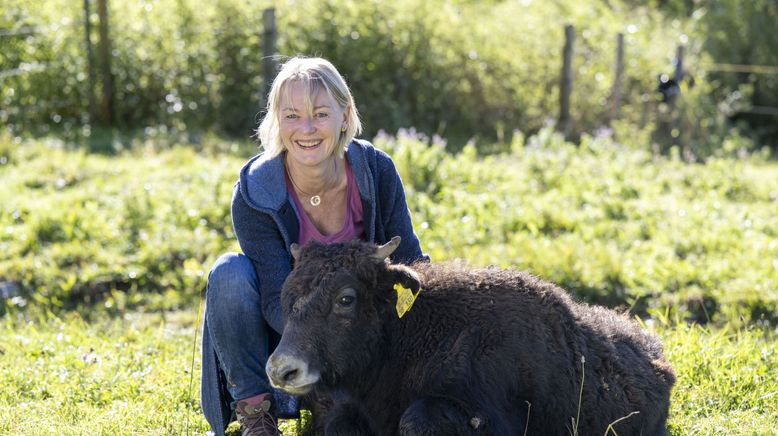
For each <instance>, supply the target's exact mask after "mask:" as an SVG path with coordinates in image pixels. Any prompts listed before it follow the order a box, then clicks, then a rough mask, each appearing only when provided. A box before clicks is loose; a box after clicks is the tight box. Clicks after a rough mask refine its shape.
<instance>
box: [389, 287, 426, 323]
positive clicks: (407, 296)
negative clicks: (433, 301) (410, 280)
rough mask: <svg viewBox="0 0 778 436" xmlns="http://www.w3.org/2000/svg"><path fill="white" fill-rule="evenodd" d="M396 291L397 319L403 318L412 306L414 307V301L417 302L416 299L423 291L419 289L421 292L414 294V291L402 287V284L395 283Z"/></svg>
mask: <svg viewBox="0 0 778 436" xmlns="http://www.w3.org/2000/svg"><path fill="white" fill-rule="evenodd" d="M394 290H395V291H397V306H396V309H397V317H398V318H402V317H403V315H405V313H406V312H408V311H409V310H411V306H413V303H414V301H416V297H418V296H419V293H420V292H421V289H419V292H417V293H416V294H414V293H413V291H411V290H410V289H408V288H406V287H405V286H403V285H401V284H400V283H395V284H394Z"/></svg>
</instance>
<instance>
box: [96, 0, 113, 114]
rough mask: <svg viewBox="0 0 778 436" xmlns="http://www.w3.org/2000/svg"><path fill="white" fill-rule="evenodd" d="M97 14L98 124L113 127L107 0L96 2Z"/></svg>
mask: <svg viewBox="0 0 778 436" xmlns="http://www.w3.org/2000/svg"><path fill="white" fill-rule="evenodd" d="M97 14H98V16H99V17H100V25H99V29H100V45H99V47H98V53H99V56H100V75H101V81H102V84H103V94H102V99H101V101H100V122H101V124H102V125H103V126H106V127H111V126H113V121H114V116H113V75H112V74H111V39H110V37H109V36H108V0H97Z"/></svg>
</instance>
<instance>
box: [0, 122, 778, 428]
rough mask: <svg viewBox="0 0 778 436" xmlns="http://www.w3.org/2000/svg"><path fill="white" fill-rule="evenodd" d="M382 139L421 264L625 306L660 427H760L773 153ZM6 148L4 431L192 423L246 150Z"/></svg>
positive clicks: (769, 420)
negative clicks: (495, 150) (655, 351)
mask: <svg viewBox="0 0 778 436" xmlns="http://www.w3.org/2000/svg"><path fill="white" fill-rule="evenodd" d="M375 143H376V144H377V145H378V146H380V147H382V148H384V149H386V150H388V151H389V152H390V153H392V155H393V156H394V158H395V161H396V162H397V165H398V168H399V170H400V172H401V173H402V176H403V178H404V180H405V182H406V189H407V191H408V196H409V197H408V198H409V201H410V207H411V209H412V213H413V217H414V220H415V226H416V229H417V230H418V232H419V235H420V237H421V240H422V241H423V248H424V249H425V250H427V251H428V252H429V253H430V254H431V255H432V257H433V259H434V260H435V261H437V262H443V261H448V260H455V259H457V258H459V259H460V260H459V261H462V262H469V263H470V264H472V265H474V266H485V265H489V264H498V265H502V266H514V267H516V268H520V269H526V270H529V271H532V272H534V273H535V274H538V275H540V276H542V277H544V278H546V279H549V280H553V281H556V282H558V283H560V284H562V285H564V286H566V287H567V288H568V289H569V290H571V292H573V294H574V295H575V296H576V297H577V298H579V299H583V300H587V301H592V302H599V303H604V304H608V305H609V306H612V307H622V309H624V310H629V311H630V312H631V313H633V314H636V315H640V316H641V317H642V319H643V321H642V322H643V323H644V325H645V327H646V328H648V329H651V330H653V331H655V332H657V333H658V334H659V335H660V336H661V337H662V339H663V340H664V342H665V348H666V352H667V355H668V358H669V360H670V362H671V363H672V364H673V366H674V367H675V369H676V372H677V373H678V383H677V385H676V388H675V389H674V391H673V398H672V411H671V419H670V430H671V434H673V435H687V434H705V435H710V434H721V435H734V434H742V435H752V434H760V435H761V434H765V435H768V434H774V429H775V428H776V424H778V402H776V401H775V399H776V395H778V382H777V380H778V331H777V330H776V312H777V311H776V306H777V305H778V286H776V284H777V283H778V272H777V271H778V234H776V227H775V225H774V222H773V221H774V216H775V215H776V212H778V211H776V204H778V202H776V199H777V197H778V166H776V165H775V163H774V162H771V161H767V160H765V159H764V158H763V157H760V156H758V155H752V156H750V157H748V158H746V159H742V160H735V159H733V158H716V159H709V161H708V162H707V163H705V164H693V165H692V164H688V163H683V162H682V161H681V160H680V158H678V157H677V156H676V157H673V156H670V157H662V156H655V155H652V154H650V153H647V152H645V151H641V150H630V149H628V148H625V147H624V146H621V145H618V144H617V143H615V142H613V141H612V140H611V139H610V138H607V137H596V138H589V137H585V138H584V141H583V143H582V146H580V147H578V146H575V145H573V144H570V143H567V142H565V141H563V140H562V139H561V138H560V137H559V136H558V135H556V134H554V133H553V132H552V131H550V130H543V131H541V133H540V134H538V135H537V136H533V137H530V138H527V139H526V140H519V139H518V138H515V141H514V142H513V144H512V147H511V150H510V151H509V152H505V153H503V154H501V155H493V156H489V157H478V156H477V155H476V153H475V149H474V147H466V148H465V149H464V150H463V151H462V152H460V153H457V154H449V153H446V152H445V150H444V149H445V147H444V146H443V145H442V144H435V145H428V144H427V141H426V138H420V137H419V135H418V134H412V132H403V133H402V134H400V135H398V136H396V137H394V136H382V137H378V138H376V139H375ZM0 144H1V145H0V161H2V162H4V164H3V165H0V182H1V183H0V204H2V205H3V208H2V209H1V211H2V214H0V252H2V253H3V256H0V288H1V289H0V291H2V292H3V293H4V294H3V298H2V299H0V301H3V305H4V306H3V307H2V311H3V312H4V313H5V314H4V315H3V317H2V322H0V386H2V389H0V433H4V434H6V433H7V434H40V433H58V434H95V433H97V434H101V433H117V432H118V433H119V434H138V433H140V434H180V433H202V432H203V431H205V430H206V429H207V424H206V423H205V421H204V418H203V417H202V414H201V411H200V405H199V380H198V377H199V365H200V362H199V357H193V356H199V351H198V349H197V346H196V342H197V341H196V338H195V335H196V334H197V329H198V327H199V326H200V324H199V322H198V319H199V317H200V314H199V313H198V306H199V305H200V295H201V291H202V289H203V287H204V284H205V277H206V274H207V271H208V269H209V267H210V264H211V263H212V262H213V261H214V260H215V257H216V256H217V255H218V254H219V253H221V252H224V251H226V250H233V249H236V248H237V246H236V243H235V240H234V236H233V235H232V230H231V226H230V219H229V215H228V204H227V203H228V198H229V193H230V189H231V186H232V183H233V181H234V179H235V177H236V174H237V170H238V168H239V167H240V165H241V163H242V162H243V160H244V157H245V156H246V155H247V154H248V153H250V152H252V151H253V147H251V146H250V145H248V146H245V147H244V146H241V145H238V144H229V143H226V142H220V141H214V142H209V141H205V142H204V145H203V146H202V147H200V148H198V147H194V146H191V145H187V146H180V147H178V146H177V147H172V148H167V147H163V148H161V149H158V148H155V147H154V145H153V143H150V142H147V143H146V144H138V145H136V147H135V148H134V149H133V150H132V151H126V152H123V153H121V154H120V155H119V156H114V157H107V156H104V155H97V154H88V153H85V152H84V151H82V150H79V149H69V147H68V146H66V145H65V144H63V143H62V142H58V141H49V142H40V141H25V140H21V139H14V138H13V137H11V136H7V135H6V136H4V137H2V139H1V140H0ZM54 162H58V163H56V164H55V163H54ZM461 259H465V260H461ZM41 410H45V413H41V412H40V411H41ZM585 410H586V405H584V406H583V411H584V412H583V413H585ZM286 426H287V427H286V428H287V433H286V434H295V433H296V431H295V428H296V424H295V422H292V421H290V422H287V423H286Z"/></svg>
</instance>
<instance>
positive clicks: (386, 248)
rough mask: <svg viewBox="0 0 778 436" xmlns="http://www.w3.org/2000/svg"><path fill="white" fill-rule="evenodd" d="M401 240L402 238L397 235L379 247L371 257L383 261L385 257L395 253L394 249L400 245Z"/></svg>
mask: <svg viewBox="0 0 778 436" xmlns="http://www.w3.org/2000/svg"><path fill="white" fill-rule="evenodd" d="M400 241H402V238H400V237H399V236H395V237H394V238H392V240H391V241H389V242H387V243H386V244H384V245H381V246H380V247H378V249H376V251H375V254H373V255H372V256H371V257H372V258H373V259H375V260H376V261H378V262H383V261H384V259H386V258H387V257H389V256H390V255H391V254H392V253H394V250H396V249H397V247H399V246H400Z"/></svg>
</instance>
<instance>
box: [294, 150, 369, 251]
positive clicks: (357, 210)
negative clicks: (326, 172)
mask: <svg viewBox="0 0 778 436" xmlns="http://www.w3.org/2000/svg"><path fill="white" fill-rule="evenodd" d="M345 163H346V179H347V182H346V184H347V188H346V191H347V192H346V195H347V201H346V220H345V222H344V223H343V227H342V228H341V229H340V230H339V231H337V232H335V233H333V234H331V235H322V234H321V232H319V229H317V228H316V226H315V225H314V224H313V222H312V221H311V219H310V218H309V217H308V214H307V213H305V209H303V206H302V204H300V199H299V198H298V197H297V193H296V192H295V191H294V188H293V187H292V184H291V183H289V176H288V175H287V177H286V178H287V183H286V189H287V191H289V193H290V194H291V195H292V200H294V204H295V206H296V207H297V219H298V221H300V237H299V238H298V241H297V243H298V244H300V245H301V246H302V245H305V244H307V243H308V241H310V240H311V239H315V240H317V241H319V242H323V243H325V244H331V243H335V242H344V241H349V240H351V239H356V238H364V235H365V222H364V220H363V218H362V216H363V213H362V199H361V198H360V197H359V188H357V181H356V179H354V173H353V172H352V171H351V165H349V163H348V161H346V162H345Z"/></svg>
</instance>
